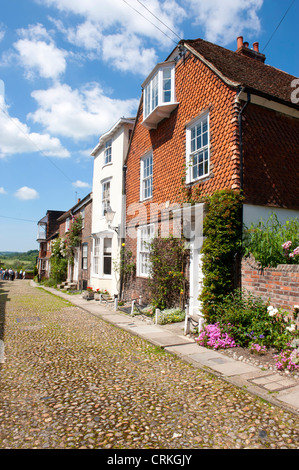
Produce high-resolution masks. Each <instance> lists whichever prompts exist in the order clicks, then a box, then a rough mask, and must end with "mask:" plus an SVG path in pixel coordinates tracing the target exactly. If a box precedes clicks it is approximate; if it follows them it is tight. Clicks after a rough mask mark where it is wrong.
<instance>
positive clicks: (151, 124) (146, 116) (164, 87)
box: [142, 62, 178, 129]
mask: <svg viewBox="0 0 299 470" xmlns="http://www.w3.org/2000/svg"><path fill="white" fill-rule="evenodd" d="M142 86H143V90H144V93H143V123H142V124H143V125H144V126H145V127H147V128H148V129H156V127H157V125H158V123H159V122H160V121H161V120H162V119H165V118H167V117H169V116H170V113H171V112H172V111H173V110H174V109H175V108H176V106H177V105H178V103H177V102H176V100H175V65H174V63H173V62H164V63H163V64H158V65H157V66H156V67H155V68H154V70H153V71H152V73H151V74H150V75H149V76H148V78H147V79H146V80H145V82H144V83H143V85H142Z"/></svg>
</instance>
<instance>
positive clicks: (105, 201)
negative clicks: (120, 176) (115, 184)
mask: <svg viewBox="0 0 299 470" xmlns="http://www.w3.org/2000/svg"><path fill="white" fill-rule="evenodd" d="M111 181H112V178H109V179H106V180H104V181H102V183H101V184H102V192H101V197H102V201H101V207H102V217H104V216H105V212H106V210H107V209H109V207H110V201H111ZM108 184H109V193H108V192H107V191H108V188H106V189H105V186H106V185H108Z"/></svg>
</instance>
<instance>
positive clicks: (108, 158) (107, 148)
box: [104, 139, 112, 165]
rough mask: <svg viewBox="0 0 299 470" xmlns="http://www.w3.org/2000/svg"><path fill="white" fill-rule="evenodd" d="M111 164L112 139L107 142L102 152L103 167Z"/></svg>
mask: <svg viewBox="0 0 299 470" xmlns="http://www.w3.org/2000/svg"><path fill="white" fill-rule="evenodd" d="M109 163H112V139H109V140H107V142H106V143H105V150H104V165H109Z"/></svg>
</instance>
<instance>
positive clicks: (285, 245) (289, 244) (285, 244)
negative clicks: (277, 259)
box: [282, 241, 292, 250]
mask: <svg viewBox="0 0 299 470" xmlns="http://www.w3.org/2000/svg"><path fill="white" fill-rule="evenodd" d="M291 244H292V242H291V241H288V242H285V243H284V244H283V245H282V248H283V249H284V250H288V249H289V248H290V246H291Z"/></svg>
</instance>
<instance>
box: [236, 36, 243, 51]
mask: <svg viewBox="0 0 299 470" xmlns="http://www.w3.org/2000/svg"><path fill="white" fill-rule="evenodd" d="M241 47H243V36H239V37H238V38H237V50H238V49H241Z"/></svg>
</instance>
